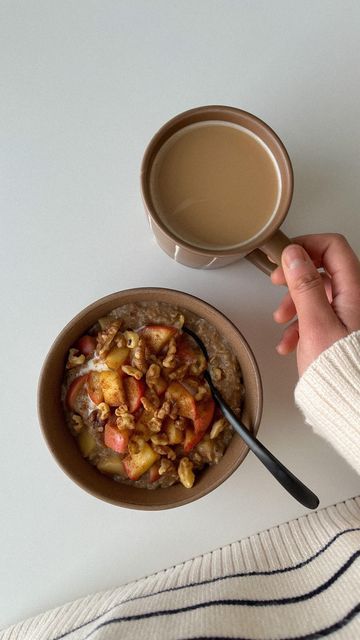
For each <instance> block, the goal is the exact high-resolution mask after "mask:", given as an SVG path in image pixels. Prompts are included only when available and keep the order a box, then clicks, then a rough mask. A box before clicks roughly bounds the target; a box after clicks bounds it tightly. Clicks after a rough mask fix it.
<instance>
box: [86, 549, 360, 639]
mask: <svg viewBox="0 0 360 640" xmlns="http://www.w3.org/2000/svg"><path fill="white" fill-rule="evenodd" d="M359 556H360V551H356V552H355V553H353V555H352V556H350V558H349V559H348V560H347V561H346V562H345V564H344V565H343V566H342V567H340V569H339V570H338V571H336V572H335V573H334V574H333V575H332V576H331V578H329V579H328V580H326V582H324V583H323V584H322V585H320V586H319V587H317V588H316V589H313V590H312V591H309V592H308V593H304V594H302V595H300V596H291V597H288V598H276V599H273V600H240V599H237V598H229V599H228V600H208V601H206V602H200V603H198V604H191V605H188V606H186V607H179V608H178V609H163V610H159V611H148V612H147V613H137V614H133V615H131V616H122V617H120V618H112V619H111V620H106V621H104V622H101V623H100V624H99V625H98V626H97V627H96V629H93V630H92V631H91V632H90V633H89V634H88V635H87V636H85V639H86V638H90V636H91V635H92V634H93V633H95V631H98V630H99V629H101V628H102V627H107V626H108V625H110V624H120V623H122V622H134V621H136V620H147V619H149V618H157V617H163V616H172V615H178V614H179V613H188V612H189V611H196V610H197V609H207V608H209V607H219V606H224V607H229V606H230V607H234V606H242V607H269V606H279V605H281V606H283V605H288V604H296V603H298V602H304V601H305V600H310V599H311V598H314V597H315V596H318V595H319V594H320V593H323V592H324V591H326V589H328V588H329V587H331V585H333V584H334V582H336V580H337V579H338V578H340V576H342V575H343V574H344V573H345V572H346V571H347V570H348V569H349V567H351V565H352V564H353V563H354V562H355V560H356V559H357V558H358V557H359Z"/></svg>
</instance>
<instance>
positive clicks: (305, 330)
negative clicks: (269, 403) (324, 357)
mask: <svg viewBox="0 0 360 640" xmlns="http://www.w3.org/2000/svg"><path fill="white" fill-rule="evenodd" d="M294 242H296V244H291V245H290V246H288V247H286V248H285V249H284V251H283V253H282V266H281V267H278V268H277V269H275V271H274V272H273V273H272V275H271V280H272V282H273V284H276V285H284V284H287V286H288V289H289V291H288V293H286V294H285V296H284V298H283V299H282V301H281V303H280V305H279V307H278V308H277V309H276V311H275V312H274V314H273V315H274V320H275V321H276V322H278V323H280V324H284V323H287V322H290V324H289V326H288V327H286V329H285V331H284V332H283V335H282V338H281V340H280V342H279V344H278V345H277V347H276V349H277V351H278V353H279V354H281V355H287V354H288V353H291V352H292V351H294V350H295V349H297V364H298V370H299V375H300V376H301V375H302V374H303V373H304V371H305V369H307V367H308V366H309V365H310V364H311V363H312V362H313V361H314V360H315V359H316V358H317V357H318V356H319V355H320V354H321V353H322V352H323V351H325V349H327V348H328V347H330V346H331V345H332V344H333V343H334V342H336V341H337V340H339V339H340V338H343V337H345V336H347V335H349V334H350V333H352V332H353V331H356V330H358V329H360V262H359V260H358V258H357V256H356V255H355V253H354V252H353V250H352V249H351V247H350V245H349V244H348V242H347V241H346V239H345V238H344V237H343V236H341V235H338V234H320V235H309V236H300V237H298V238H295V239H294ZM318 268H323V270H324V273H322V274H320V273H319V272H318V271H317V269H318ZM296 315H297V319H296Z"/></svg>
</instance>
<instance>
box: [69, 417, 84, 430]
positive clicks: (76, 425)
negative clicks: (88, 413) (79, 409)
mask: <svg viewBox="0 0 360 640" xmlns="http://www.w3.org/2000/svg"><path fill="white" fill-rule="evenodd" d="M71 420H72V422H73V429H74V431H75V433H80V431H81V429H82V428H83V426H84V421H83V419H82V417H81V416H79V415H78V414H77V413H73V415H72V416H71Z"/></svg>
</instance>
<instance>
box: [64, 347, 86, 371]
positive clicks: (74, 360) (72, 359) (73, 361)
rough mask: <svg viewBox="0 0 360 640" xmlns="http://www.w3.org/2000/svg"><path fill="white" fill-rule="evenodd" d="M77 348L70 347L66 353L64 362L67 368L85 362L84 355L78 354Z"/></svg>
mask: <svg viewBox="0 0 360 640" xmlns="http://www.w3.org/2000/svg"><path fill="white" fill-rule="evenodd" d="M76 354H79V351H78V349H70V350H69V355H68V360H67V363H66V368H67V369H73V368H74V367H78V366H79V365H80V364H84V362H85V356H84V354H83V353H81V354H79V355H76Z"/></svg>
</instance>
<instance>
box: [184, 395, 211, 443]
mask: <svg viewBox="0 0 360 640" xmlns="http://www.w3.org/2000/svg"><path fill="white" fill-rule="evenodd" d="M214 411H215V402H214V399H213V398H208V399H207V400H203V401H202V402H199V403H197V405H196V418H195V420H194V428H193V429H192V428H187V429H186V431H185V441H184V452H185V453H189V452H190V451H191V450H192V449H193V448H194V447H195V446H196V445H197V444H199V442H200V441H201V440H202V439H203V437H204V435H205V433H206V432H207V431H208V429H209V427H210V425H211V423H212V421H213V417H214Z"/></svg>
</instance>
